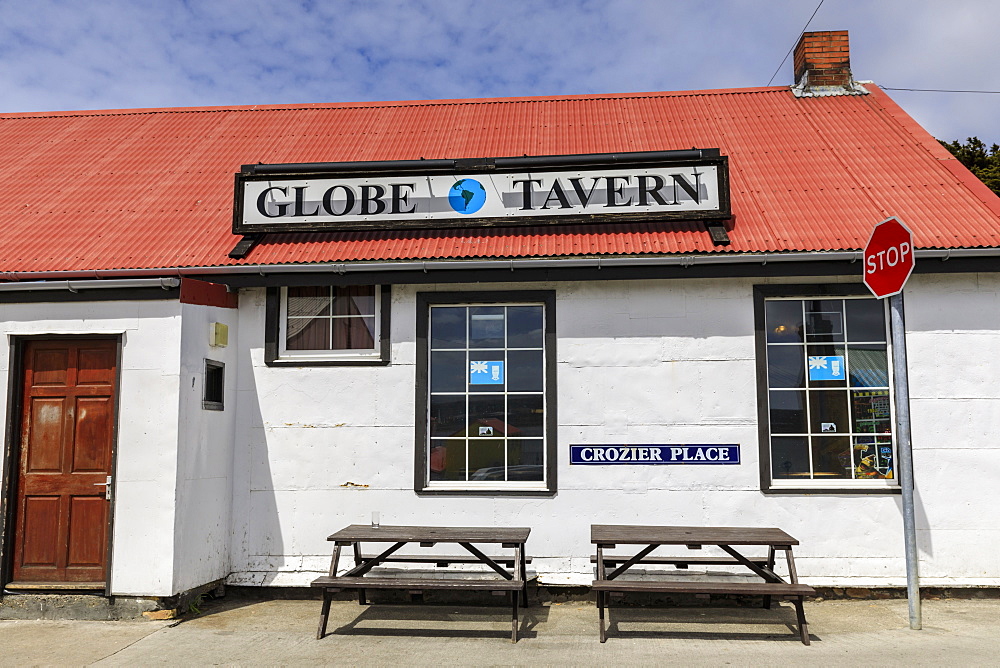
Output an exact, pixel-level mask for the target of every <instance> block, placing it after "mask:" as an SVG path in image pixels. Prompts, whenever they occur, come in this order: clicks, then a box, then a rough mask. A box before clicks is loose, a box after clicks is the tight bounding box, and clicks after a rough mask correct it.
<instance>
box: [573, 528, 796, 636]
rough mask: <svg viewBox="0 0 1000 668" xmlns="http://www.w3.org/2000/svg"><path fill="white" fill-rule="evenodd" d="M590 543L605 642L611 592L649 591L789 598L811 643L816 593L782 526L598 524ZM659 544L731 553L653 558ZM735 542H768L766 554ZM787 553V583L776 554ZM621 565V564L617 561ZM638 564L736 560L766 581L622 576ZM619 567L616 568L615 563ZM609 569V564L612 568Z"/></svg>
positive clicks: (679, 564)
mask: <svg viewBox="0 0 1000 668" xmlns="http://www.w3.org/2000/svg"><path fill="white" fill-rule="evenodd" d="M590 536H591V542H592V543H593V544H594V545H596V546H597V554H596V555H594V556H593V557H591V560H592V561H593V562H595V563H596V564H597V579H596V580H594V583H593V589H594V591H595V592H597V608H598V618H599V621H600V632H601V642H606V641H607V632H606V630H605V626H604V609H605V607H607V597H608V594H609V593H612V592H615V593H622V592H649V593H690V594H701V595H712V594H743V595H755V596H762V597H763V598H764V607H766V608H770V607H771V598H772V597H778V598H787V599H791V601H792V603H793V604H794V606H795V614H796V618H797V620H798V627H799V638H800V639H801V640H802V643H803V644H805V645H808V644H809V631H808V626H807V624H806V617H805V611H804V608H803V601H804V599H805V597H806V596H814V595H815V594H816V592H815V590H814V589H813V588H812V587H809V586H807V585H802V584H799V582H798V575H797V573H796V571H795V561H794V558H793V556H792V546H793V545H798V544H799V542H798V541H797V540H795V539H794V538H792V537H791V536H789V535H788V534H787V533H785V532H784V531H782V530H781V529H775V528H760V527H684V526H636V525H613V524H595V525H592V526H591V528H590ZM617 545H643V546H644V547H642V548H641V549H640V550H639V551H638V552H637V553H636V554H634V555H631V556H624V555H608V554H606V553H605V550H606V549H614V548H615V546H617ZM661 545H683V546H686V547H687V548H688V549H692V550H699V549H702V548H703V547H705V546H706V545H708V546H716V547H718V548H719V549H721V550H722V551H723V552H724V553H725V554H726V555H728V556H722V555H720V556H710V557H660V556H656V557H651V556H649V555H650V553H651V552H652V551H653V550H655V549H656V548H658V547H660V546H661ZM734 545H739V546H743V545H751V546H752V545H760V546H767V548H768V550H767V556H766V557H746V556H744V555H743V554H742V553H740V552H739V551H738V550H736V549H735V548H734V547H733V546H734ZM779 551H781V552H784V553H785V559H786V562H787V565H788V580H789V581H788V582H786V581H785V580H784V579H783V578H782V577H780V576H779V575H777V574H776V573H775V572H774V566H775V555H776V553H777V552H779ZM619 564H620V565H619ZM636 564H655V565H673V566H675V567H677V568H687V567H688V566H689V565H690V564H707V565H738V566H744V567H746V568H748V569H750V571H752V572H753V573H755V574H756V575H758V576H760V578H761V579H762V580H763V581H762V582H735V581H693V580H688V581H677V580H674V581H654V580H638V579H627V578H623V577H621V576H622V575H624V574H625V573H627V572H628V570H629V569H630V568H632V567H633V566H635V565H636ZM616 566H617V567H616ZM609 569H611V570H610V571H609Z"/></svg>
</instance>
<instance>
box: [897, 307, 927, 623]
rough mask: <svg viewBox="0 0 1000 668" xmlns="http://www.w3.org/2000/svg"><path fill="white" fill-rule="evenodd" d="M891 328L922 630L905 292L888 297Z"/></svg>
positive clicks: (910, 592) (914, 610)
mask: <svg viewBox="0 0 1000 668" xmlns="http://www.w3.org/2000/svg"><path fill="white" fill-rule="evenodd" d="M889 312H890V323H891V331H892V373H893V377H894V382H895V388H896V393H895V397H896V455H897V457H898V459H899V463H898V466H896V473H897V475H898V476H899V486H900V487H901V488H902V491H903V543H904V545H905V548H906V597H907V599H908V601H909V607H910V628H911V629H914V630H919V629H920V628H921V619H920V575H919V573H918V572H917V565H918V555H917V529H916V522H915V521H914V517H913V452H912V447H911V444H910V387H909V383H908V382H907V378H906V337H905V331H904V322H903V294H902V293H899V294H896V295H893V296H892V297H889Z"/></svg>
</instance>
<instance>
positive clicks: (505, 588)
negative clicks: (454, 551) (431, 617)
mask: <svg viewBox="0 0 1000 668" xmlns="http://www.w3.org/2000/svg"><path fill="white" fill-rule="evenodd" d="M530 532H531V530H530V529H528V528H522V527H437V526H385V525H382V526H378V527H376V526H368V525H365V524H352V525H351V526H348V527H345V528H344V529H341V530H340V531H337V532H336V533H334V534H331V535H330V536H328V537H327V540H328V541H331V542H333V544H334V547H333V556H332V558H331V560H330V571H329V574H328V575H326V576H323V577H319V578H316V579H315V580H313V581H312V586H313V587H319V588H321V589H322V590H323V608H322V611H321V612H320V621H319V629H318V630H317V632H316V637H317V639H321V638H323V636H324V635H326V625H327V619H328V617H329V613H330V603H331V601H332V594H333V593H335V592H338V591H341V590H345V589H346V590H356V591H357V592H358V603H360V604H362V605H363V604H365V602H366V597H365V590H368V589H396V590H404V591H408V592H410V593H421V592H423V591H424V590H452V591H489V592H493V593H497V594H505V593H508V592H509V594H510V601H511V642H517V627H518V599H521V600H523V602H524V604H525V605H526V604H527V600H528V596H527V594H528V590H527V575H526V563H527V561H528V559H527V557H526V556H525V554H524V544H525V542H526V541H527V540H528V534H529V533H530ZM364 543H392V545H391V546H390V547H388V548H386V549H384V550H383V551H382V552H380V553H378V554H374V555H372V554H367V555H366V554H365V553H364V551H363V549H362V545H363V544H364ZM407 543H417V544H418V545H419V546H420V547H422V548H429V547H434V546H435V545H437V544H439V543H448V544H457V545H460V546H461V547H462V548H464V549H465V550H466V552H468V555H471V556H468V555H463V556H442V555H436V554H432V555H399V554H396V552H397V551H398V550H399V549H400V548H402V547H403V546H404V545H406V544H407ZM477 545H481V546H482V545H499V546H500V548H501V549H509V550H512V551H513V552H512V554H511V556H509V557H506V556H505V557H496V556H488V555H487V554H485V553H484V552H483V551H482V550H480V549H479V547H477ZM345 547H350V548H351V550H352V553H353V557H354V567H353V568H350V569H348V570H347V571H346V572H345V573H343V574H340V575H338V571H339V562H340V556H341V550H342V549H343V548H345ZM401 562H411V563H424V564H431V563H433V564H435V565H436V566H448V565H450V564H453V563H460V564H483V565H485V566H487V567H489V569H490V570H491V571H493V573H494V574H495V575H494V577H485V576H484V573H481V572H473V571H462V573H461V575H462V577H460V578H457V577H437V576H435V577H422V576H417V574H413V575H410V576H407V575H403V574H392V575H378V576H372V575H368V573H369V572H370V571H371V570H372V569H373V568H375V567H377V566H379V565H382V564H385V563H401ZM508 569H509V570H508ZM485 575H489V573H486V574H485ZM496 576H499V577H496Z"/></svg>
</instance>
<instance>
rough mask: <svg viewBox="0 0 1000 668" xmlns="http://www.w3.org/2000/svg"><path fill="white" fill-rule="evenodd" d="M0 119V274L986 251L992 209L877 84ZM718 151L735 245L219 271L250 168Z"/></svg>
mask: <svg viewBox="0 0 1000 668" xmlns="http://www.w3.org/2000/svg"><path fill="white" fill-rule="evenodd" d="M868 89H869V90H870V91H871V94H870V95H850V96H847V95H845V96H837V97H819V98H804V99H799V98H796V97H794V96H793V95H792V94H791V92H790V91H789V90H788V88H784V87H773V88H748V89H735V90H715V91H688V92H678V93H644V94H629V95H605V96H576V97H543V98H507V99H494V100H443V101H429V102H390V103H367V104H335V105H319V104H316V105H297V106H267V107H226V108H187V109H136V110H118V111H97V112H65V113H44V114H5V115H0V146H2V147H3V158H4V160H3V166H2V167H0V173H2V182H3V184H4V187H3V188H0V216H2V220H3V225H2V226H0V272H2V271H7V272H45V271H87V270H101V269H128V268H158V267H192V266H215V265H231V264H247V263H249V264H258V263H260V264H278V263H313V262H351V261H366V260H409V259H447V258H455V259H457V258H509V257H559V256H576V255H643V254H677V253H699V252H727V253H739V252H764V251H766V252H781V251H817V250H843V249H858V248H861V247H862V246H863V245H864V244H865V242H866V241H867V239H868V235H869V233H870V231H871V228H872V226H873V225H874V224H875V223H877V222H879V221H881V220H882V219H884V218H886V217H888V216H891V215H894V216H898V217H899V218H901V219H902V220H904V221H905V222H906V223H907V224H908V225H909V226H910V228H911V229H912V230H913V232H914V235H915V240H916V244H917V246H918V247H922V248H962V247H995V246H1000V199H998V198H997V197H996V196H995V195H993V194H992V193H991V192H990V191H989V190H988V189H986V188H985V186H982V185H981V184H980V183H979V182H978V181H977V180H976V179H975V178H974V177H973V176H972V175H971V174H970V173H969V172H968V171H967V170H965V168H964V167H962V166H961V165H960V164H959V163H958V162H957V161H956V160H954V159H953V158H952V157H951V155H950V154H949V153H948V152H947V151H946V150H944V149H943V148H942V147H941V146H939V145H938V143H937V142H936V141H935V140H934V139H933V138H932V137H931V136H930V135H929V134H927V132H925V131H924V130H923V129H922V128H920V127H919V126H918V125H917V124H916V123H915V122H914V121H913V120H912V119H911V118H910V117H909V116H907V115H906V114H905V113H904V112H903V111H902V110H901V109H900V108H899V107H898V106H897V105H896V104H895V103H894V102H892V100H890V99H889V98H888V97H887V96H886V95H885V94H884V93H883V92H882V91H881V90H879V89H878V88H877V87H875V86H868ZM692 146H694V147H699V148H714V147H718V148H719V149H721V151H722V154H723V155H728V156H729V165H730V177H731V194H732V209H733V214H734V215H733V220H732V222H731V224H730V231H729V236H730V238H731V239H732V244H731V245H730V246H728V247H724V248H720V247H716V246H713V245H712V243H711V241H710V239H709V238H708V235H707V233H706V232H705V231H704V228H703V227H702V226H701V225H700V224H695V223H655V224H654V223H639V224H634V223H633V224H626V223H623V224H604V225H567V226H545V227H527V228H494V229H459V230H438V231H408V232H344V233H327V234H321V235H307V234H296V235H291V234H288V235H269V236H268V237H266V240H265V241H264V242H263V243H261V244H260V245H258V246H257V247H256V248H255V249H254V250H253V251H252V252H251V254H250V255H249V256H248V257H247V258H246V259H245V260H242V261H234V260H231V259H229V258H228V252H229V251H230V250H231V249H232V247H233V246H234V244H235V242H236V241H237V240H238V238H237V237H234V236H233V235H232V234H231V232H230V229H231V223H232V205H233V202H232V198H233V174H234V173H235V172H237V171H238V170H239V168H240V166H241V165H243V164H250V163H257V162H262V163H287V162H334V161H336V162H340V161H352V160H404V159H417V158H421V157H423V158H427V159H433V158H461V157H484V156H511V155H555V154H572V153H610V152H623V151H653V150H669V149H681V148H689V147H692Z"/></svg>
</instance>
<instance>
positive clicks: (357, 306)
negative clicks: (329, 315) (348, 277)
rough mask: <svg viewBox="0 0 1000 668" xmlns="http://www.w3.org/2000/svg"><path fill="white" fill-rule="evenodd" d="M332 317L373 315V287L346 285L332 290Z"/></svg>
mask: <svg viewBox="0 0 1000 668" xmlns="http://www.w3.org/2000/svg"><path fill="white" fill-rule="evenodd" d="M333 313H334V315H375V286H374V285H348V286H343V287H335V288H334V289H333Z"/></svg>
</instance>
